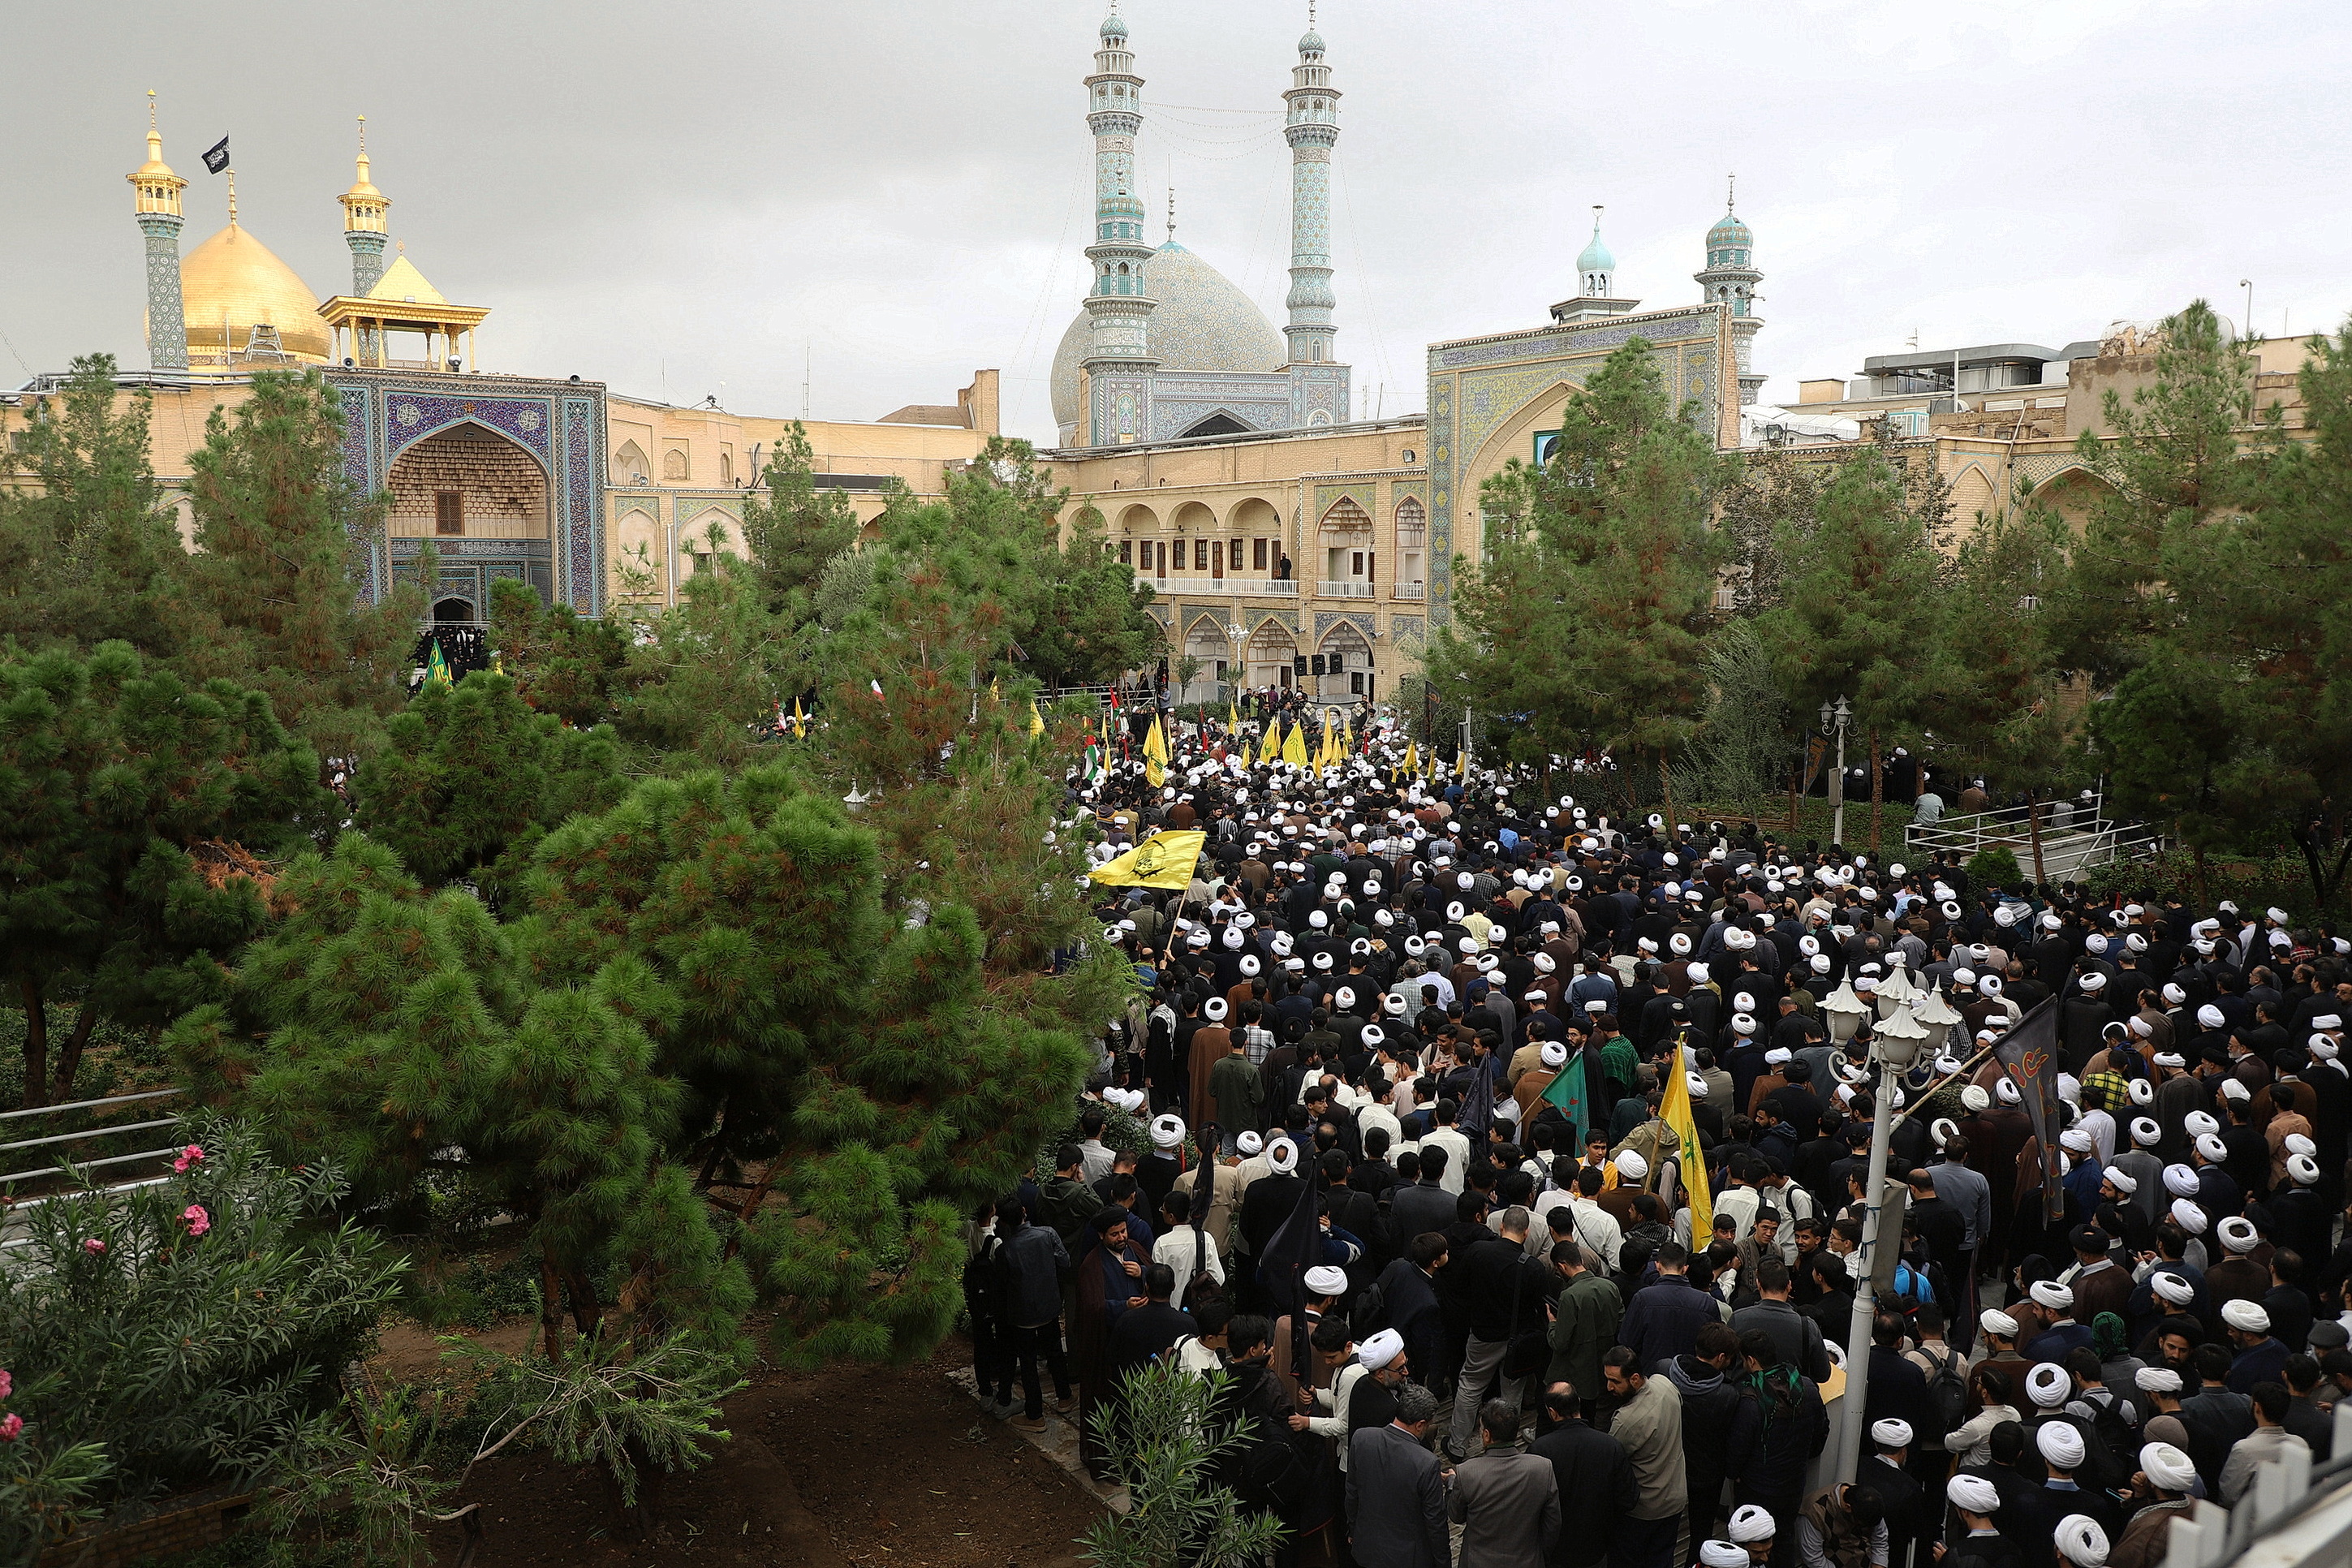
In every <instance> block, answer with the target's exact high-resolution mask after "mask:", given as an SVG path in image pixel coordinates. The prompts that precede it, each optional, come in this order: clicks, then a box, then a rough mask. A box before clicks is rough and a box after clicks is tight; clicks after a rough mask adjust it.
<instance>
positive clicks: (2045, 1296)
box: [2026, 1279, 2074, 1312]
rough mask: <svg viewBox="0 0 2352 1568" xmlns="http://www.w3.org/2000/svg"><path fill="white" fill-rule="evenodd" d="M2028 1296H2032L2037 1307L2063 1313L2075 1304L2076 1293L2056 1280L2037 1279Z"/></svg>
mask: <svg viewBox="0 0 2352 1568" xmlns="http://www.w3.org/2000/svg"><path fill="white" fill-rule="evenodd" d="M2026 1294H2027V1295H2029V1296H2032V1298H2033V1300H2034V1301H2035V1303H2036V1304H2037V1305H2039V1306H2043V1307H2047V1308H2049V1309H2050V1310H2052V1311H2053V1312H2063V1311H2064V1310H2066V1309H2068V1308H2069V1307H2072V1306H2073V1305H2074V1291H2073V1290H2071V1289H2067V1288H2066V1287H2065V1286H2063V1285H2061V1284H2059V1283H2058V1282H2057V1281H2056V1280H2055V1279H2036V1280H2035V1281H2034V1282H2033V1284H2032V1288H2031V1289H2028V1290H2027V1291H2026Z"/></svg>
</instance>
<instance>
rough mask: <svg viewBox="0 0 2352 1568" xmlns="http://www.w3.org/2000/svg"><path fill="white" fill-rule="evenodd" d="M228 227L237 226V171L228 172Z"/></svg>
mask: <svg viewBox="0 0 2352 1568" xmlns="http://www.w3.org/2000/svg"><path fill="white" fill-rule="evenodd" d="M228 226H229V227H231V228H235V227H236V170H235V169H231V170H230V171H229V172H228Z"/></svg>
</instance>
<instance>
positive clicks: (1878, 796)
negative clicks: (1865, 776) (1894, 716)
mask: <svg viewBox="0 0 2352 1568" xmlns="http://www.w3.org/2000/svg"><path fill="white" fill-rule="evenodd" d="M1885 806H1886V758H1885V756H1884V755H1882V754H1881V753H1880V752H1879V749H1878V731H1876V730H1873V731H1871V732H1870V858H1872V859H1874V860H1875V859H1876V858H1878V830H1879V819H1880V816H1881V814H1882V813H1883V812H1884V811H1885Z"/></svg>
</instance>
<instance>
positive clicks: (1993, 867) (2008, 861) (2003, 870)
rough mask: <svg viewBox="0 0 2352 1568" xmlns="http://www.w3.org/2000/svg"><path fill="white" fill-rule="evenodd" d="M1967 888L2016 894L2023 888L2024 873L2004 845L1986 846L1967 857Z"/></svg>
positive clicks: (2015, 858)
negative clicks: (1999, 890)
mask: <svg viewBox="0 0 2352 1568" xmlns="http://www.w3.org/2000/svg"><path fill="white" fill-rule="evenodd" d="M1967 869H1968V873H1969V888H1970V889H1985V888H2000V889H2002V890H2004V891H2006V892H2011V893H2014V892H2018V891H2020V890H2021V889H2023V888H2024V886H2025V872H2024V871H2023V870H2022V869H2021V868H2020V867H2019V866H2018V864H2017V857H2016V856H2015V855H2014V854H2012V853H2011V851H2010V848H2009V847H2008V846H2007V845H2005V844H1988V845H1986V846H1985V847H1983V848H1981V849H1979V850H1978V851H1977V852H1976V853H1975V854H1973V855H1971V856H1969V863H1968V868H1967Z"/></svg>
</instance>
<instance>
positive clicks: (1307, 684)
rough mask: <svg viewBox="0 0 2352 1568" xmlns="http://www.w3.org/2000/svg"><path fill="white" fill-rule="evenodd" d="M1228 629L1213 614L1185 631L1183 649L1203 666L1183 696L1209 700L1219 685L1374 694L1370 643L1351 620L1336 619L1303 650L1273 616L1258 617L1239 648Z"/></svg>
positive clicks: (1320, 694) (1335, 695) (1326, 694)
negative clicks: (1254, 627)
mask: <svg viewBox="0 0 2352 1568" xmlns="http://www.w3.org/2000/svg"><path fill="white" fill-rule="evenodd" d="M1226 631H1227V628H1226V627H1225V626H1222V625H1220V624H1219V623H1218V622H1217V621H1216V619H1215V618H1214V617H1213V616H1201V617H1199V618H1198V619H1196V620H1194V621H1193V622H1192V626H1191V627H1190V628H1189V629H1188V630H1187V631H1186V632H1185V634H1184V650H1183V651H1184V653H1185V655H1186V657H1188V658H1193V659H1196V660H1198V661H1199V663H1200V667H1201V668H1200V673H1199V674H1197V675H1196V676H1194V677H1193V679H1192V680H1191V681H1190V682H1189V683H1188V684H1186V685H1185V687H1184V688H1183V694H1182V698H1181V700H1183V701H1186V702H1213V701H1215V700H1217V697H1218V694H1219V689H1220V688H1221V687H1234V686H1247V687H1262V686H1272V687H1276V688H1287V689H1291V690H1296V691H1303V692H1305V693H1306V694H1307V695H1308V696H1310V697H1316V698H1329V699H1332V700H1339V699H1350V700H1356V699H1360V700H1365V701H1370V700H1372V699H1373V697H1374V695H1375V691H1376V686H1375V679H1376V678H1375V676H1374V673H1373V669H1372V645H1371V641H1370V638H1368V637H1365V636H1364V634H1363V631H1362V629H1361V628H1360V627H1359V626H1357V625H1356V624H1355V623H1354V622H1352V621H1339V622H1336V623H1334V624H1333V625H1332V626H1331V628H1330V629H1329V630H1328V631H1327V632H1325V633H1324V634H1323V636H1322V637H1319V638H1317V639H1314V640H1313V641H1312V642H1311V643H1310V644H1309V645H1308V648H1307V650H1305V651H1302V649H1301V647H1300V638H1299V636H1298V634H1297V633H1294V632H1293V631H1292V630H1291V629H1290V628H1289V627H1288V626H1284V625H1283V624H1282V623H1281V622H1280V621H1278V620H1276V619H1275V618H1274V617H1272V616H1268V617H1266V618H1265V620H1263V621H1260V622H1259V623H1258V626H1257V629H1256V630H1255V631H1254V632H1252V633H1250V635H1249V637H1247V638H1246V639H1245V640H1244V643H1243V644H1242V646H1241V647H1240V648H1239V649H1236V648H1235V647H1234V644H1233V642H1232V641H1231V640H1230V639H1229V638H1228V637H1227V636H1226ZM1236 653H1238V655H1239V658H1238V659H1236V658H1235V655H1236ZM1302 665H1304V666H1305V667H1306V668H1303V669H1302V668H1300V666H1302Z"/></svg>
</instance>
